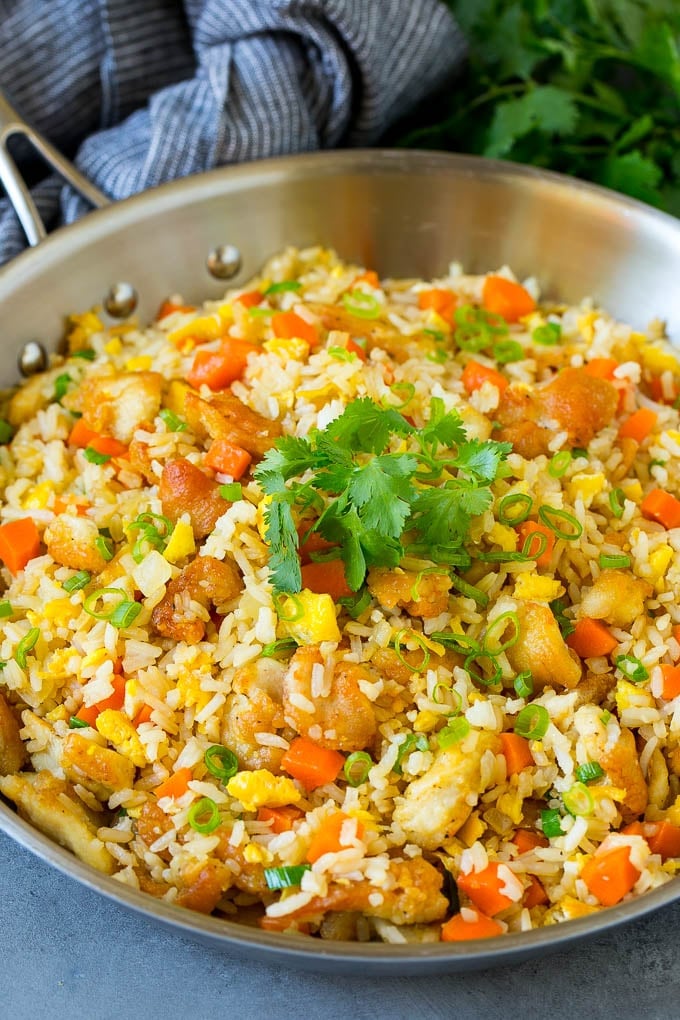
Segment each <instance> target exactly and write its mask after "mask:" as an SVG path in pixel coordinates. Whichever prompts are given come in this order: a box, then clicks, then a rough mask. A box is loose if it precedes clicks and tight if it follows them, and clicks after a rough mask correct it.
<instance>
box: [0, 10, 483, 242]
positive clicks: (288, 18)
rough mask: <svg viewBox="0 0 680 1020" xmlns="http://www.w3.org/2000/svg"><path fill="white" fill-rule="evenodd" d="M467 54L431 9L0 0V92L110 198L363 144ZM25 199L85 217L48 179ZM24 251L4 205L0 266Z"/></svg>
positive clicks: (57, 215) (73, 198)
mask: <svg viewBox="0 0 680 1020" xmlns="http://www.w3.org/2000/svg"><path fill="white" fill-rule="evenodd" d="M463 54H464V42H463V39H462V37H461V35H460V33H459V31H458V29H457V27H456V25H455V23H454V21H453V19H452V17H451V15H450V13H449V12H448V10H447V8H446V6H445V5H444V3H443V2H441V0H184V2H183V3H181V2H179V0H175V2H173V0H49V2H47V0H46V2H42V3H37V2H36V0H0V87H1V88H2V89H3V90H4V91H5V92H6V93H7V95H8V98H9V99H10V101H11V102H13V103H14V105H15V106H16V107H17V108H18V109H19V110H20V111H21V113H22V114H23V115H24V116H25V117H27V118H28V119H29V120H30V121H31V122H32V123H33V125H34V126H35V127H36V128H37V129H38V130H39V131H41V132H43V133H44V134H45V135H46V136H47V137H48V138H49V139H50V140H51V141H52V142H53V143H54V144H55V145H56V146H57V148H59V149H60V150H61V151H62V152H64V153H65V154H66V155H68V156H70V157H72V158H75V161H76V163H77V165H78V166H79V168H80V169H81V170H82V171H83V173H84V174H85V175H86V176H87V177H88V178H89V179H90V180H91V181H92V182H93V183H95V184H96V185H98V187H99V188H101V190H102V191H104V192H105V193H106V194H107V195H109V196H110V197H111V198H112V199H120V198H125V197H126V196H128V195H131V194H133V193H135V192H138V191H142V190H143V189H145V188H149V187H152V186H153V185H156V184H160V183H162V182H164V181H169V180H172V179H174V178H177V177H182V176H185V175H187V174H193V173H198V172H200V171H203V170H208V169H210V168H212V167H215V166H220V165H224V164H227V163H237V162H243V161H246V160H252V159H258V158H261V157H266V156H274V155H281V154H286V153H293V152H304V151H309V150H313V149H326V148H336V147H340V146H347V145H350V146H359V145H371V144H375V142H376V141H377V140H378V139H379V138H380V137H381V135H382V134H383V133H384V132H385V130H386V129H387V127H389V125H390V124H391V123H393V122H394V121H395V120H396V119H397V118H398V117H401V116H403V115H404V114H406V113H407V112H408V111H409V110H410V109H412V108H413V106H414V105H415V104H416V103H418V102H420V101H422V99H423V98H424V97H426V96H427V95H428V94H429V93H430V92H432V91H433V90H434V89H436V88H437V87H438V86H440V85H441V84H442V83H443V82H444V81H445V80H446V78H447V77H448V76H449V75H450V74H451V73H452V72H453V70H454V69H455V68H456V66H457V65H458V64H459V63H460V61H461V59H462V57H463ZM20 156H21V154H19V157H20ZM35 171H36V167H33V166H31V164H30V163H29V164H28V166H27V172H28V174H29V176H30V175H31V174H32V173H33V174H35ZM36 179H37V178H36ZM32 190H33V195H34V198H35V200H36V203H37V205H38V208H39V210H40V212H41V214H42V215H43V217H44V219H45V222H46V224H47V225H48V227H49V228H53V227H54V226H56V225H58V224H59V223H62V222H67V223H68V222H71V221H73V220H75V219H77V218H78V217H79V216H81V215H83V213H85V212H86V211H87V209H88V206H87V205H86V203H85V202H84V201H83V200H82V199H81V198H79V197H78V196H77V195H75V194H74V193H73V192H72V191H71V190H70V189H69V188H66V187H63V186H62V184H61V182H60V181H59V180H57V179H56V178H55V177H52V176H51V177H46V178H44V179H43V180H39V179H38V183H36V184H35V186H34V187H33V189H32ZM24 246H25V239H24V238H23V235H22V231H21V228H20V226H19V224H18V221H17V220H16V217H15V215H14V213H13V211H12V210H11V209H10V208H9V206H8V204H7V201H6V199H2V200H0V262H3V261H6V260H7V259H8V258H11V257H12V256H13V255H15V254H16V253H17V252H19V251H20V250H21V249H22V248H23V247H24Z"/></svg>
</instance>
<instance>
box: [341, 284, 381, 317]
mask: <svg viewBox="0 0 680 1020" xmlns="http://www.w3.org/2000/svg"><path fill="white" fill-rule="evenodd" d="M342 303H343V305H344V306H345V308H346V309H347V311H348V312H349V313H350V315H356V316H357V318H359V319H377V318H378V316H379V315H380V305H379V303H378V302H377V301H376V299H375V298H374V297H373V295H372V294H366V293H365V291H363V290H352V291H350V292H349V293H348V294H343V295H342Z"/></svg>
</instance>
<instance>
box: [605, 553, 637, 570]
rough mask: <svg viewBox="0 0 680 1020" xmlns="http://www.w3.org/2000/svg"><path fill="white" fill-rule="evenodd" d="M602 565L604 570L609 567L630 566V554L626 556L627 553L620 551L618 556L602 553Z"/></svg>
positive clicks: (622, 567)
mask: <svg viewBox="0 0 680 1020" xmlns="http://www.w3.org/2000/svg"><path fill="white" fill-rule="evenodd" d="M600 566H601V568H602V569H603V570H606V568H607V567H611V568H613V569H617V568H621V569H624V568H625V567H629V566H630V556H626V554H625V553H620V554H618V555H616V556H614V555H611V556H610V555H608V554H607V553H600Z"/></svg>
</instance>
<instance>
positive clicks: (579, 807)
mask: <svg viewBox="0 0 680 1020" xmlns="http://www.w3.org/2000/svg"><path fill="white" fill-rule="evenodd" d="M562 803H563V804H564V806H565V808H566V809H567V811H568V812H569V814H570V815H574V816H579V815H581V816H585V815H592V813H593V808H594V806H595V802H594V800H593V795H592V793H591V792H590V790H589V789H588V787H587V786H586V785H585V783H574V785H573V786H571V787H570V788H569V789H568V790H567V791H566V792H565V793H564V794H563V795H562Z"/></svg>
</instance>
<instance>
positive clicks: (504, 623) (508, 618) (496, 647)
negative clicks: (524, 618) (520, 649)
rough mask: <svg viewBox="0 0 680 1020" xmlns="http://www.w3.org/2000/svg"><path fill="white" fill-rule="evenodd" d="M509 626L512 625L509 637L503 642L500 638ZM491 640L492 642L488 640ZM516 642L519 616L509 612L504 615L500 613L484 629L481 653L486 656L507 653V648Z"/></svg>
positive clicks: (517, 639)
mask: <svg viewBox="0 0 680 1020" xmlns="http://www.w3.org/2000/svg"><path fill="white" fill-rule="evenodd" d="M510 625H512V631H511V633H510V637H509V638H506V640H505V641H503V640H502V637H503V635H504V634H505V632H506V630H507V628H508V626H510ZM491 638H493V640H490V639H491ZM518 641H519V616H518V615H517V613H515V612H514V611H512V610H509V611H508V612H506V613H500V615H499V616H497V617H496V618H495V619H494V620H492V621H491V623H490V624H489V626H488V627H487V628H486V633H485V634H484V637H483V638H482V651H484V652H485V653H486V654H487V655H500V653H501V652H507V650H508V648H512V647H513V645H516V644H517V642H518Z"/></svg>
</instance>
